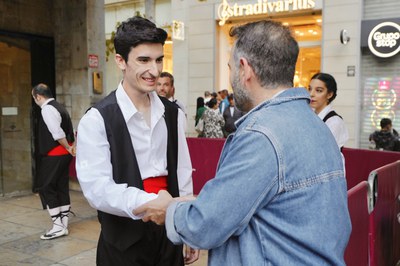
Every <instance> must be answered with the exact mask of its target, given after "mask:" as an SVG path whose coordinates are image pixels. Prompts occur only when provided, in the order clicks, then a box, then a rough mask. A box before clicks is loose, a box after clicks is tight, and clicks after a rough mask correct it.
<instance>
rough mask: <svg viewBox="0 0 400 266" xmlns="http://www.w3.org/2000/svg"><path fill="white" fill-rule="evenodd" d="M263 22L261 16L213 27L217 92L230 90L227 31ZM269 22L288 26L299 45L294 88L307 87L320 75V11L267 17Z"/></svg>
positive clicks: (229, 39)
mask: <svg viewBox="0 0 400 266" xmlns="http://www.w3.org/2000/svg"><path fill="white" fill-rule="evenodd" d="M259 19H265V18H263V17H258V18H253V19H247V20H240V19H237V20H231V21H227V22H226V23H225V24H224V25H223V26H219V25H218V23H217V25H216V27H217V45H218V49H219V53H218V55H217V56H218V57H217V64H216V69H217V75H216V77H217V83H216V86H217V88H218V89H223V88H226V89H228V88H229V90H230V91H232V89H231V87H230V83H229V69H228V67H227V62H228V61H229V56H230V49H231V47H232V45H233V40H232V38H231V37H230V36H229V31H230V29H231V28H232V27H233V26H235V25H238V24H242V23H247V22H251V21H256V20H259ZM270 19H272V20H276V21H280V22H281V23H282V24H284V25H286V26H289V27H290V29H291V31H292V32H293V36H294V37H295V39H296V40H297V42H298V44H299V48H300V51H299V56H298V59H297V63H296V73H295V76H294V80H293V84H294V87H306V88H307V87H308V84H309V82H310V78H311V77H312V76H313V75H314V74H316V73H318V72H320V69H321V39H322V38H321V37H322V16H321V13H320V12H313V13H312V14H301V15H296V16H290V17H288V16H281V17H271V18H270Z"/></svg>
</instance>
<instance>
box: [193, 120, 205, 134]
mask: <svg viewBox="0 0 400 266" xmlns="http://www.w3.org/2000/svg"><path fill="white" fill-rule="evenodd" d="M194 129H195V130H196V132H197V133H199V134H202V133H203V130H204V121H203V119H202V118H200V119H199V121H198V122H197V125H196V126H195V127H194Z"/></svg>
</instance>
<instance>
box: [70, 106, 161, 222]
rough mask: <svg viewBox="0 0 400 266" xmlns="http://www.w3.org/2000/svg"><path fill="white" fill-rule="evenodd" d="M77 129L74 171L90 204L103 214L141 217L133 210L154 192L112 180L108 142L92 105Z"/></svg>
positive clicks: (99, 116)
mask: <svg viewBox="0 0 400 266" xmlns="http://www.w3.org/2000/svg"><path fill="white" fill-rule="evenodd" d="M77 132H78V136H77V149H76V152H77V153H76V171H77V176H78V180H79V184H80V185H81V188H82V191H83V193H84V195H85V197H86V199H87V200H88V202H89V204H90V205H91V206H92V207H93V208H95V209H98V210H100V211H103V212H106V213H110V214H113V215H117V216H122V217H131V218H132V219H140V218H141V217H138V216H135V215H133V214H132V211H133V210H134V209H135V208H137V207H139V206H141V205H142V204H144V203H146V202H148V201H150V200H153V199H155V198H157V195H156V194H153V193H147V192H145V191H143V190H140V189H138V188H135V187H128V186H127V184H126V183H123V184H117V183H115V182H114V179H113V176H112V165H111V153H110V145H109V143H108V140H107V136H106V131H105V127H104V120H103V118H102V116H101V115H100V113H99V111H98V110H97V109H95V108H92V109H90V110H89V111H88V112H87V113H86V114H85V116H83V118H82V119H81V121H80V123H79V126H78V131H77Z"/></svg>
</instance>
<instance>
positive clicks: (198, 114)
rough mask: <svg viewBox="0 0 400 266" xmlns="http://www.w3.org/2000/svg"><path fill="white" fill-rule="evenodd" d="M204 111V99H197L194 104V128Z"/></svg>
mask: <svg viewBox="0 0 400 266" xmlns="http://www.w3.org/2000/svg"><path fill="white" fill-rule="evenodd" d="M205 110H206V107H205V106H204V98H203V97H198V98H197V104H196V117H195V121H196V122H195V124H194V125H195V126H197V123H198V122H199V119H200V118H201V117H202V116H203V113H204V111H205Z"/></svg>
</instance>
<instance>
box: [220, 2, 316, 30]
mask: <svg viewBox="0 0 400 266" xmlns="http://www.w3.org/2000/svg"><path fill="white" fill-rule="evenodd" d="M313 8H315V0H279V1H268V0H258V1H257V3H255V4H242V5H239V4H238V3H235V4H233V5H229V3H228V1H227V0H222V3H221V4H220V5H219V7H218V17H219V19H220V21H219V25H220V26H222V25H224V24H225V22H226V21H227V20H228V19H229V18H230V17H240V16H251V15H260V14H268V13H279V12H288V11H297V10H304V9H313Z"/></svg>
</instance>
